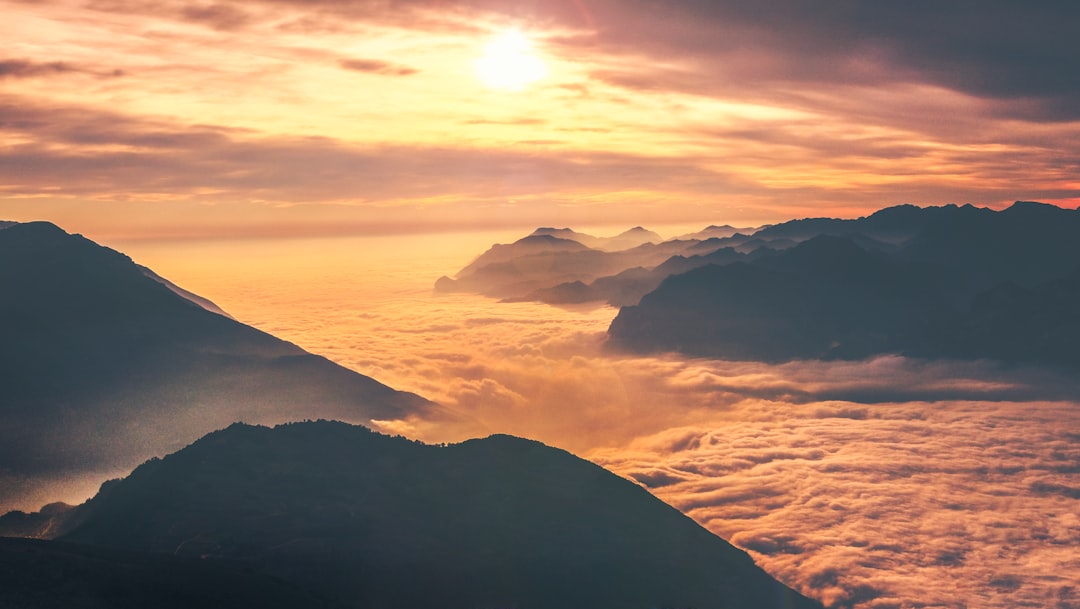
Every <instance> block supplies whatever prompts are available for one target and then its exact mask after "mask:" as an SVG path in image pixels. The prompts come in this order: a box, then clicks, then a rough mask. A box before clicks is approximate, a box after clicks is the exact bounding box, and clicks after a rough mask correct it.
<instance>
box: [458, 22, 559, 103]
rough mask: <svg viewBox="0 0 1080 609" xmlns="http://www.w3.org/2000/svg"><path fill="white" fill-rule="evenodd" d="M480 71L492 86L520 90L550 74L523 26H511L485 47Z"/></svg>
mask: <svg viewBox="0 0 1080 609" xmlns="http://www.w3.org/2000/svg"><path fill="white" fill-rule="evenodd" d="M475 66H476V75H477V76H479V77H480V80H481V81H483V83H484V84H485V85H487V86H489V87H491V88H492V89H498V90H501V91H520V90H522V89H524V88H525V86H526V85H528V84H529V83H532V82H536V81H537V80H540V79H541V78H543V77H544V76H547V66H545V65H544V62H543V60H541V59H540V57H538V56H537V55H536V53H535V51H534V50H533V45H532V41H531V40H529V39H528V38H526V37H525V35H524V34H522V33H521V31H520V30H516V29H515V30H507V31H505V32H503V33H501V34H499V35H498V36H497V37H496V38H495V39H494V40H492V41H491V42H489V43H488V44H487V45H486V46H485V47H484V56H483V57H481V58H480V59H478V60H476V63H475Z"/></svg>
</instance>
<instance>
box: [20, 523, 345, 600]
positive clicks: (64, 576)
mask: <svg viewBox="0 0 1080 609" xmlns="http://www.w3.org/2000/svg"><path fill="white" fill-rule="evenodd" d="M0 607H3V608H4V609H145V608H147V607H153V608H154V609H249V608H251V607H259V608H260V609H277V608H280V609H339V608H341V607H342V605H339V604H337V603H334V602H331V601H329V600H326V599H324V598H321V597H319V596H317V595H315V594H313V593H311V592H308V591H305V590H303V589H301V588H299V587H298V586H296V585H293V584H289V583H286V582H283V581H281V580H280V579H278V578H275V577H271V576H268V575H263V574H260V573H256V572H254V571H253V570H252V569H251V568H249V567H245V566H243V565H239V564H233V563H229V562H226V561H204V560H198V559H193V558H177V557H173V556H166V555H164V554H146V553H137V552H127V551H123V550H115V549H105V548H94V547H89V546H80V545H75V544H68V543H60V542H53V541H42V540H36V539H3V538H0Z"/></svg>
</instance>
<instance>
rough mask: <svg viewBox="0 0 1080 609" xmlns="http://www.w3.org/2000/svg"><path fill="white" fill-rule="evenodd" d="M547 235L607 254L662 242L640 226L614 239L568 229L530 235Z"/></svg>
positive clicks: (539, 231) (545, 229)
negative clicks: (606, 252)
mask: <svg viewBox="0 0 1080 609" xmlns="http://www.w3.org/2000/svg"><path fill="white" fill-rule="evenodd" d="M535 235H547V236H551V237H558V238H559V239H569V240H571V241H576V242H578V243H581V244H582V245H585V246H587V247H589V248H590V249H597V250H604V251H608V252H617V251H621V250H627V249H630V248H632V247H637V246H639V245H644V244H646V243H659V242H661V241H663V237H661V236H660V235H658V234H656V233H654V232H653V231H651V230H647V229H645V228H642V227H640V226H635V227H634V228H631V229H629V230H626V231H623V232H621V233H619V234H618V235H615V236H614V237H594V236H592V235H587V234H585V233H579V232H577V231H574V230H571V229H569V228H548V227H543V228H538V229H536V230H534V231H533V232H532V235H530V236H535Z"/></svg>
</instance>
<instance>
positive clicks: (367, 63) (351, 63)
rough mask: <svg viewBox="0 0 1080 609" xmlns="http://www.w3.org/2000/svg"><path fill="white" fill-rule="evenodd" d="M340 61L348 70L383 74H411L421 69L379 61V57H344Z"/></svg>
mask: <svg viewBox="0 0 1080 609" xmlns="http://www.w3.org/2000/svg"><path fill="white" fill-rule="evenodd" d="M339 63H340V65H341V67H342V68H345V69H346V70H353V71H355V72H368V73H371V74H382V75H383V76H411V75H413V74H416V73H418V72H419V71H420V70H417V69H416V68H410V67H408V66H402V65H397V64H393V63H389V62H385V61H379V60H377V59H342V60H341V61H340V62H339Z"/></svg>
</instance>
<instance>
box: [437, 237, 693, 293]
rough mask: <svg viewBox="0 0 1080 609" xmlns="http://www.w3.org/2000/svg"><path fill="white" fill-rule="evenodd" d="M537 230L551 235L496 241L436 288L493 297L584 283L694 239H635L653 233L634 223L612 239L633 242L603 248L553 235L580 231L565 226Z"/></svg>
mask: <svg viewBox="0 0 1080 609" xmlns="http://www.w3.org/2000/svg"><path fill="white" fill-rule="evenodd" d="M537 230H538V231H549V232H551V233H553V234H546V233H542V234H536V233H534V234H532V235H529V236H528V237H524V238H522V239H519V240H518V241H515V242H514V243H510V244H496V245H494V246H492V247H491V248H490V249H488V250H487V251H486V252H484V253H483V254H481V255H480V256H479V257H477V259H476V260H474V261H473V262H471V263H470V264H469V265H467V266H466V267H465V268H463V269H462V270H461V271H459V272H458V273H457V275H455V277H454V278H453V279H451V278H449V277H441V278H439V280H438V281H437V282H436V283H435V290H436V291H437V292H474V293H478V294H483V295H485V296H491V297H493V298H502V299H507V300H520V299H522V298H527V297H528V295H529V294H530V293H532V292H534V291H536V290H544V289H547V288H552V287H554V286H557V285H559V284H562V283H573V282H582V283H585V282H590V281H592V280H594V279H596V278H598V277H603V276H607V275H614V274H616V273H619V272H621V271H623V270H625V269H629V268H632V267H635V266H654V265H657V264H660V263H661V262H663V261H664V260H666V259H667V258H669V257H670V256H672V255H675V254H678V253H680V252H682V251H684V250H685V249H686V248H688V247H691V246H693V245H695V244H696V243H697V242H696V241H665V242H662V243H651V242H645V243H639V241H640V240H641V239H642V238H644V237H646V236H651V235H655V233H651V232H649V231H645V229H641V228H640V227H639V228H636V229H631V230H629V231H627V232H626V233H623V234H622V235H619V236H617V237H612V238H611V239H612V240H621V241H619V243H622V244H624V245H625V244H630V243H636V245H634V246H633V247H628V248H627V249H621V250H618V251H608V250H603V249H594V248H592V247H588V246H586V245H584V244H582V243H580V242H578V241H575V240H572V239H566V238H562V237H558V236H555V235H556V234H557V235H563V236H573V235H580V234H579V233H573V231H570V230H569V229H537ZM571 233H572V235H571ZM609 241H610V240H609ZM611 242H612V243H615V241H611Z"/></svg>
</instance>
